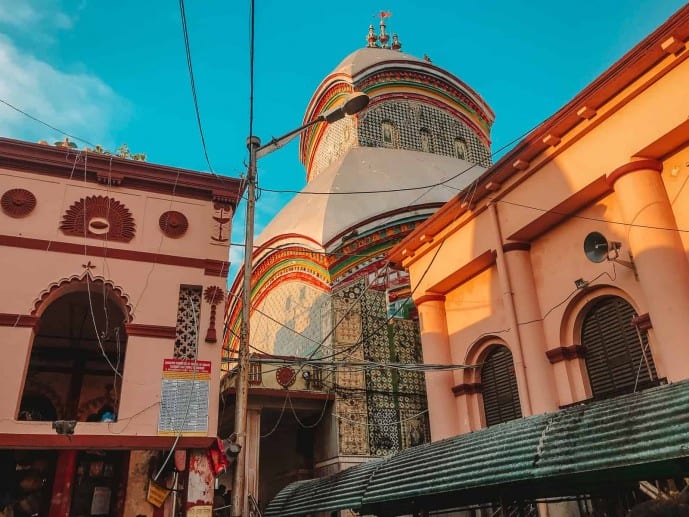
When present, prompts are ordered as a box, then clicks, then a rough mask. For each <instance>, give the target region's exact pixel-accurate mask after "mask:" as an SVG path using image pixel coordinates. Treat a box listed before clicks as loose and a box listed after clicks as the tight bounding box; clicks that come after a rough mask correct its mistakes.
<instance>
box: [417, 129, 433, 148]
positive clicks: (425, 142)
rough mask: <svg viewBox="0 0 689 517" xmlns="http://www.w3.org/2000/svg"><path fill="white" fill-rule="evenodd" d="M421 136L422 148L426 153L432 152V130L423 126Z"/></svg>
mask: <svg viewBox="0 0 689 517" xmlns="http://www.w3.org/2000/svg"><path fill="white" fill-rule="evenodd" d="M419 136H420V137H421V150H422V151H423V152H424V153H432V152H433V137H432V136H431V132H430V131H429V130H428V129H426V128H422V129H421V130H420V131H419Z"/></svg>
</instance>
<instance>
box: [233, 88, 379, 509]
mask: <svg viewBox="0 0 689 517" xmlns="http://www.w3.org/2000/svg"><path fill="white" fill-rule="evenodd" d="M368 102H369V97H368V95H366V94H365V93H363V92H352V93H351V94H349V95H348V96H347V98H346V99H345V101H344V102H343V103H342V105H340V106H338V107H336V108H333V109H331V110H329V111H327V112H325V113H322V114H320V115H319V116H318V117H316V118H314V119H313V120H311V121H310V122H307V123H306V124H304V125H302V126H300V127H298V128H296V129H293V130H292V131H290V132H289V133H286V134H284V135H283V136H281V137H278V138H273V139H272V140H271V141H270V142H268V143H267V144H265V145H263V146H262V145H261V140H260V138H258V137H257V136H253V135H250V136H249V138H248V139H247V141H246V146H247V147H248V148H249V170H248V171H247V175H246V182H247V198H246V225H245V226H246V235H245V239H244V278H243V280H244V288H243V289H244V290H243V292H242V325H241V328H240V332H239V347H238V350H237V355H238V357H237V360H238V362H237V381H236V382H237V384H236V388H235V411H234V432H235V433H236V434H237V445H239V447H240V449H239V455H238V456H237V461H236V463H235V467H234V478H233V479H232V505H231V509H230V515H231V517H241V516H242V515H243V512H244V508H245V506H246V505H247V504H248V497H246V441H247V440H246V417H247V406H248V402H249V346H250V342H251V336H250V332H251V323H250V321H249V316H250V312H251V270H252V266H253V250H254V212H255V210H256V177H257V174H258V172H257V169H256V162H257V160H258V159H259V158H261V157H263V156H265V155H267V154H270V153H272V152H273V151H277V150H278V149H280V148H281V147H282V146H283V145H285V144H286V143H287V142H289V141H290V140H292V139H293V138H295V137H296V136H298V135H299V134H301V132H302V131H304V130H305V129H308V128H310V127H311V126H314V125H316V124H320V123H321V122H325V123H327V124H332V123H333V122H337V121H338V120H341V119H343V118H344V117H345V116H352V115H355V114H357V113H359V112H360V111H361V110H363V109H364V108H365V107H366V106H368Z"/></svg>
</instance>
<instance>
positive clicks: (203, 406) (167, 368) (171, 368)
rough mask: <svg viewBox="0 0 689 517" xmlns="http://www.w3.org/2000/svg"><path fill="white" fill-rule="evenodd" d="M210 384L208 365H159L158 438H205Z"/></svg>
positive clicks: (181, 361)
mask: <svg viewBox="0 0 689 517" xmlns="http://www.w3.org/2000/svg"><path fill="white" fill-rule="evenodd" d="M210 380H211V362H210V361H193V360H190V359H165V360H164V361H163V381H162V392H161V397H160V418H159V419H158V434H159V435H177V434H178V433H181V435H182V436H207V435H208V397H209V390H210Z"/></svg>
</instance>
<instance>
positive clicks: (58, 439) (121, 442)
mask: <svg viewBox="0 0 689 517" xmlns="http://www.w3.org/2000/svg"><path fill="white" fill-rule="evenodd" d="M79 425H80V423H78V422H77V432H78V429H79ZM88 425H93V424H91V423H89V424H88ZM98 425H102V426H103V434H102V435H79V434H76V435H73V436H62V435H58V434H55V432H53V433H52V434H25V433H22V434H0V448H2V449H106V450H118V449H119V450H122V449H124V450H127V449H169V448H170V447H171V446H172V444H173V442H174V441H175V437H174V436H123V435H121V434H115V433H110V432H108V430H107V427H108V425H115V424H98ZM213 440H214V438H213V437H210V436H183V437H182V438H180V439H179V443H178V444H177V447H179V448H180V449H206V448H208V447H210V445H211V443H213Z"/></svg>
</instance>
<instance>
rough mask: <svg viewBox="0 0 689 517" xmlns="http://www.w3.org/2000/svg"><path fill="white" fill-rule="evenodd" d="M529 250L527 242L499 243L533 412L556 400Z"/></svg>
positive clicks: (550, 408) (553, 406)
mask: <svg viewBox="0 0 689 517" xmlns="http://www.w3.org/2000/svg"><path fill="white" fill-rule="evenodd" d="M529 250H530V246H529V244H527V243H520V242H519V243H517V242H515V243H508V244H505V245H503V251H504V253H505V262H506V266H507V274H508V275H509V276H510V283H511V286H512V297H513V299H514V310H515V312H516V317H517V322H518V332H519V340H520V342H521V344H522V356H523V358H524V365H525V370H526V372H525V373H526V383H527V385H528V387H529V390H528V393H529V397H530V398H531V400H530V402H531V411H532V412H533V414H536V415H537V414H540V413H546V412H548V411H555V410H557V409H558V407H559V404H558V396H557V387H556V384H555V376H554V371H553V367H552V365H551V364H550V361H549V360H548V357H547V356H546V355H545V352H546V350H547V345H546V340H545V332H544V330H543V321H542V315H541V308H540V305H539V303H538V296H537V294H536V281H535V280H534V275H533V269H532V266H531V253H530V252H529Z"/></svg>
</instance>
